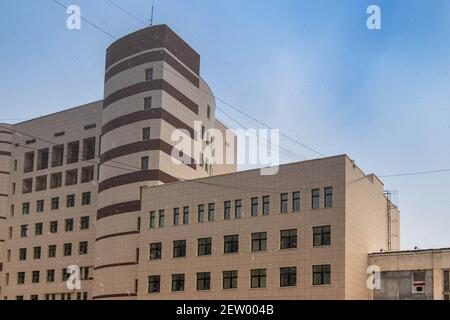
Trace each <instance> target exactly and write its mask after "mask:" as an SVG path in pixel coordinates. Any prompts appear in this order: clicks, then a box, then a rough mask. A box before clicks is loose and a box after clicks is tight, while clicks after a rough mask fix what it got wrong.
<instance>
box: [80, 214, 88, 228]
mask: <svg viewBox="0 0 450 320" xmlns="http://www.w3.org/2000/svg"><path fill="white" fill-rule="evenodd" d="M80 229H81V230H87V229H89V217H81V218H80Z"/></svg>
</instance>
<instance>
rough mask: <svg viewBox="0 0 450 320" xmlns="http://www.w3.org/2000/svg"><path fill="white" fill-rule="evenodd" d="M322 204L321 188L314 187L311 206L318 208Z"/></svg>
mask: <svg viewBox="0 0 450 320" xmlns="http://www.w3.org/2000/svg"><path fill="white" fill-rule="evenodd" d="M319 205H320V190H319V189H313V190H312V191H311V207H312V208H313V209H318V208H319Z"/></svg>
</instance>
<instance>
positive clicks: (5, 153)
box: [0, 151, 11, 156]
mask: <svg viewBox="0 0 450 320" xmlns="http://www.w3.org/2000/svg"><path fill="white" fill-rule="evenodd" d="M0 156H11V152H8V151H0Z"/></svg>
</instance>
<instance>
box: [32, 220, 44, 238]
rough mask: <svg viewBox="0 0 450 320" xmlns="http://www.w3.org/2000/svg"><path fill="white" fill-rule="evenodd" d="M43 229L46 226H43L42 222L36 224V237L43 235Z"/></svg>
mask: <svg viewBox="0 0 450 320" xmlns="http://www.w3.org/2000/svg"><path fill="white" fill-rule="evenodd" d="M43 228H44V226H43V224H42V223H41V222H39V223H36V224H35V225H34V231H35V235H37V236H41V235H42V231H43Z"/></svg>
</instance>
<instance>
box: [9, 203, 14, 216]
mask: <svg viewBox="0 0 450 320" xmlns="http://www.w3.org/2000/svg"><path fill="white" fill-rule="evenodd" d="M14 212H15V208H14V205H13V204H12V205H11V207H10V210H9V215H10V216H11V217H14Z"/></svg>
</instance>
